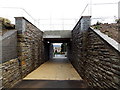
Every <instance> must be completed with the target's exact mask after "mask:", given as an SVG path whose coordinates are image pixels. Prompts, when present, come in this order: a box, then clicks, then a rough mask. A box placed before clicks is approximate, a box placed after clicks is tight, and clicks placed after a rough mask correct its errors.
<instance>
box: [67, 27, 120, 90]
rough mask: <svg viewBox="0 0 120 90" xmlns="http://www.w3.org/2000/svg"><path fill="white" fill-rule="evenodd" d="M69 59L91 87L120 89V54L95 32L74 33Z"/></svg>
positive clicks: (75, 31) (76, 31) (79, 31)
mask: <svg viewBox="0 0 120 90" xmlns="http://www.w3.org/2000/svg"><path fill="white" fill-rule="evenodd" d="M69 48H70V51H72V52H71V53H69V58H70V60H71V62H72V64H73V65H74V67H75V68H76V70H77V71H78V73H79V74H80V75H81V77H82V78H83V79H84V80H86V81H87V82H88V85H89V86H90V87H94V88H95V87H98V88H116V89H118V90H119V89H120V52H119V51H118V50H116V49H115V48H114V47H112V46H111V45H110V44H109V43H108V42H107V41H105V40H104V39H103V38H102V37H100V36H99V35H98V34H97V33H96V32H94V30H92V29H89V30H88V31H87V32H83V31H82V32H81V30H80V29H79V28H74V30H73V31H72V42H71V47H69Z"/></svg>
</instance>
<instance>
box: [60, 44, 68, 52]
mask: <svg viewBox="0 0 120 90" xmlns="http://www.w3.org/2000/svg"><path fill="white" fill-rule="evenodd" d="M66 51H67V44H66V43H63V44H62V45H61V53H64V52H66Z"/></svg>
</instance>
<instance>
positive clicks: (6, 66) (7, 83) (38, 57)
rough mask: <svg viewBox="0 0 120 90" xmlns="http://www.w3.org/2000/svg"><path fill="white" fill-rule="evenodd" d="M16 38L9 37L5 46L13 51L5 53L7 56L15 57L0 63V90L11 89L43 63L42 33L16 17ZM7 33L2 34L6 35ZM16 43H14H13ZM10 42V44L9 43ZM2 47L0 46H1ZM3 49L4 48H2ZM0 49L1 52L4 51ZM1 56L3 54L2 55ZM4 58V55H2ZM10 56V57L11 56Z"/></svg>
mask: <svg viewBox="0 0 120 90" xmlns="http://www.w3.org/2000/svg"><path fill="white" fill-rule="evenodd" d="M15 19H16V25H15V26H16V30H17V33H16V32H15V35H16V37H15V36H14V38H13V34H11V35H9V36H10V39H9V41H8V42H6V43H8V44H5V45H6V47H7V45H8V46H9V45H12V44H14V43H15V45H14V46H13V45H12V48H13V50H11V49H10V50H11V52H9V53H8V52H7V53H8V54H9V55H10V54H14V52H13V51H14V50H16V53H15V55H16V54H17V55H16V57H12V58H9V57H8V56H7V57H8V58H9V59H8V58H7V60H3V61H4V62H1V63H0V83H2V84H0V88H11V87H13V86H14V85H15V84H16V83H18V82H19V81H21V80H22V79H23V78H24V77H25V76H26V75H28V74H29V73H30V72H31V71H33V70H35V69H36V68H37V67H38V66H40V65H41V64H42V63H44V62H45V61H44V58H45V56H44V43H43V41H42V40H43V32H42V31H40V30H39V29H38V28H37V27H36V26H34V25H33V24H32V23H30V22H29V21H28V20H26V19H25V18H24V17H16V18H15ZM6 34H7V32H6V33H5V34H4V35H6ZM15 41H16V42H15ZM9 42H10V43H9ZM1 46H2V45H1ZM3 48H4V49H5V47H3ZM4 49H2V50H4ZM2 54H3V53H2ZM4 56H5V54H4ZM11 56H12V55H11Z"/></svg>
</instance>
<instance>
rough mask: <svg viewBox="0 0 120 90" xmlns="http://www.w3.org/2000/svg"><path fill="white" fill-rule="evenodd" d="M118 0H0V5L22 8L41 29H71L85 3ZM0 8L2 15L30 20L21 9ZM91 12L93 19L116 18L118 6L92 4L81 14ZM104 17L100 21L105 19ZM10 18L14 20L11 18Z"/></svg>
mask: <svg viewBox="0 0 120 90" xmlns="http://www.w3.org/2000/svg"><path fill="white" fill-rule="evenodd" d="M118 1H120V0H0V7H18V8H24V9H25V10H26V11H27V12H28V13H29V14H30V15H31V16H32V17H33V18H34V19H35V20H37V21H36V22H34V21H33V23H35V24H36V25H38V26H39V28H40V29H42V30H47V29H72V28H73V27H74V25H75V23H76V22H77V20H78V19H79V18H80V16H81V13H82V11H83V10H84V8H85V6H86V5H87V4H90V3H92V4H94V3H118ZM0 10H1V11H0V16H2V17H3V16H4V17H8V18H11V17H12V18H13V17H16V16H25V17H26V18H27V19H29V20H31V21H32V19H31V17H29V16H28V15H27V14H26V13H25V12H24V11H23V10H21V9H10V8H4V9H3V8H0ZM1 12H2V13H1ZM91 12H92V16H93V18H94V19H95V18H97V17H100V18H101V17H104V18H105V17H106V18H108V17H109V18H116V17H117V16H118V15H117V14H118V6H117V4H107V5H92V11H91V8H90V6H88V7H87V9H86V11H85V13H84V14H83V15H91ZM104 18H103V19H102V21H105V19H104ZM63 19H64V20H63ZM94 19H93V20H94ZM11 20H12V21H13V22H14V20H13V19H11ZM38 21H39V23H38Z"/></svg>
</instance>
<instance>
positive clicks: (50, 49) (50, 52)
mask: <svg viewBox="0 0 120 90" xmlns="http://www.w3.org/2000/svg"><path fill="white" fill-rule="evenodd" d="M49 55H50V56H49V59H50V60H52V59H53V44H52V43H51V44H50V47H49Z"/></svg>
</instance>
